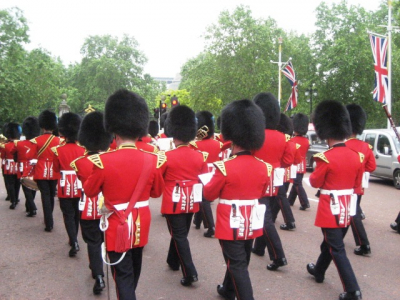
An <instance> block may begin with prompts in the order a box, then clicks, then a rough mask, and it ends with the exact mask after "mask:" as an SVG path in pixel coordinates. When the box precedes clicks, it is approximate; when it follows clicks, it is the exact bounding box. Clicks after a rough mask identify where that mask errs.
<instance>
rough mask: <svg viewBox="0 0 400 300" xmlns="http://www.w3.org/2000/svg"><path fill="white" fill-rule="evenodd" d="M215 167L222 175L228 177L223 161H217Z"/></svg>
mask: <svg viewBox="0 0 400 300" xmlns="http://www.w3.org/2000/svg"><path fill="white" fill-rule="evenodd" d="M214 166H216V167H217V168H218V169H219V170H220V171H221V173H222V174H223V175H224V176H226V169H225V163H224V162H223V161H216V162H214Z"/></svg>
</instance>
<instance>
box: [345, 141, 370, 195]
mask: <svg viewBox="0 0 400 300" xmlns="http://www.w3.org/2000/svg"><path fill="white" fill-rule="evenodd" d="M346 146H347V147H349V148H350V149H353V150H354V151H357V152H360V153H362V154H364V162H363V168H364V170H363V171H364V172H370V173H371V172H373V171H375V169H376V161H375V156H374V153H373V152H372V146H371V145H370V144H368V143H366V142H364V141H361V140H359V139H355V138H352V139H349V140H347V141H346ZM356 193H357V194H358V195H364V189H363V188H362V187H361V186H360V188H359V189H358V190H357V191H356Z"/></svg>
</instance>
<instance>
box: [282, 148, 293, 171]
mask: <svg viewBox="0 0 400 300" xmlns="http://www.w3.org/2000/svg"><path fill="white" fill-rule="evenodd" d="M293 162H294V151H293V149H292V148H291V143H289V142H286V146H285V151H284V153H283V156H282V160H281V167H282V168H287V167H290V166H291V165H293Z"/></svg>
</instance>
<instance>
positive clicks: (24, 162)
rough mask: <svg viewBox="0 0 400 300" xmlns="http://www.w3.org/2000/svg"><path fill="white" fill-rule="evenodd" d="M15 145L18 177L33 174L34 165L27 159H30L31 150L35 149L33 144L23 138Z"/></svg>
mask: <svg viewBox="0 0 400 300" xmlns="http://www.w3.org/2000/svg"><path fill="white" fill-rule="evenodd" d="M16 147H17V152H18V173H17V175H18V178H21V177H25V176H33V173H34V167H35V166H32V165H31V164H30V162H29V161H30V160H31V159H32V155H33V152H34V151H35V150H34V148H35V144H32V142H31V141H27V140H24V141H18V142H17V143H16Z"/></svg>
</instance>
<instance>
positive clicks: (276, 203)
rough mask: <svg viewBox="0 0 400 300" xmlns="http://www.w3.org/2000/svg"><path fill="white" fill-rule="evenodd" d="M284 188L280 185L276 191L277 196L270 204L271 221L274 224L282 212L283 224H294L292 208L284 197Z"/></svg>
mask: <svg viewBox="0 0 400 300" xmlns="http://www.w3.org/2000/svg"><path fill="white" fill-rule="evenodd" d="M286 190H287V189H286V186H285V185H281V186H280V187H279V189H278V195H277V196H276V197H274V198H275V199H273V200H272V202H271V204H272V206H271V213H272V221H273V222H275V220H276V218H277V217H278V213H279V211H282V217H283V220H284V222H285V223H294V221H295V220H294V216H293V212H292V208H291V207H290V204H289V201H288V198H287V197H286Z"/></svg>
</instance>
